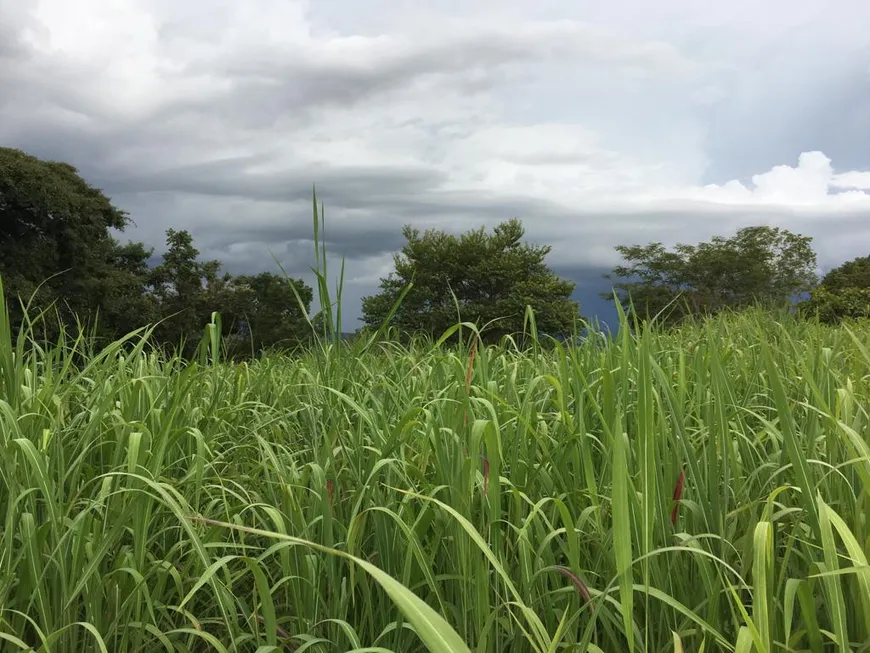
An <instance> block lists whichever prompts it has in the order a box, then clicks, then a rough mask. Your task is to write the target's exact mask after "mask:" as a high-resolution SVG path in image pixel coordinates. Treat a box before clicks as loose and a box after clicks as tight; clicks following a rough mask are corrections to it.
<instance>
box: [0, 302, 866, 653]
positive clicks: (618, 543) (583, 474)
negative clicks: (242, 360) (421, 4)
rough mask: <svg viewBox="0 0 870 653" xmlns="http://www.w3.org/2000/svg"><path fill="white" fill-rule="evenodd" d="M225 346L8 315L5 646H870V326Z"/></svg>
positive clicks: (1, 615) (0, 381) (1, 609)
mask: <svg viewBox="0 0 870 653" xmlns="http://www.w3.org/2000/svg"><path fill="white" fill-rule="evenodd" d="M206 344H207V345H208V346H209V348H208V349H207V350H204V351H203V357H202V360H201V361H199V362H196V363H193V364H191V365H183V364H182V363H181V362H180V361H179V360H177V359H168V360H167V359H162V358H161V357H160V356H158V355H157V354H155V353H152V352H151V350H150V348H149V346H148V344H147V341H146V340H144V339H143V338H142V337H141V336H138V335H137V336H135V337H132V338H131V339H130V340H128V341H127V342H126V343H125V344H116V345H112V346H110V347H108V348H106V349H104V350H102V351H98V352H97V351H89V347H88V343H87V342H86V341H85V340H83V339H78V340H76V339H74V338H68V339H67V340H66V341H65V342H63V343H61V344H59V345H57V346H52V347H44V348H37V347H35V346H33V345H31V344H27V343H26V342H25V341H24V340H23V339H20V340H19V339H17V337H16V334H11V333H10V332H9V327H8V324H6V323H3V322H0V365H2V371H0V515H2V518H3V520H4V521H3V524H2V532H0V650H3V651H7V650H8V651H17V650H30V649H31V648H32V649H35V650H40V651H46V652H48V651H55V652H60V653H66V652H70V653H72V652H74V653H84V652H87V651H108V652H127V651H137V652H138V651H207V650H208V651H211V650H214V651H252V652H253V651H257V652H258V653H266V652H268V651H294V650H295V651H299V652H302V651H310V652H320V651H350V650H356V651H396V652H400V653H411V652H415V651H424V650H431V651H465V650H472V651H539V652H544V651H606V652H617V651H619V652H621V651H644V652H652V651H683V650H684V651H701V650H703V651H751V650H754V651H759V652H773V651H803V650H808V651H816V652H817V651H867V650H870V567H868V564H867V556H868V555H870V539H868V528H870V525H868V523H867V516H868V514H870V504H868V491H870V446H868V440H870V426H868V410H867V407H868V405H870V327H867V326H856V327H853V328H852V329H847V328H843V327H841V328H827V327H821V326H818V325H815V324H811V323H802V322H798V321H792V320H791V319H788V318H783V319H782V320H780V321H776V320H774V318H773V317H770V316H765V315H764V314H762V313H750V314H747V315H744V316H732V317H724V318H720V319H716V320H712V321H710V322H707V323H705V324H701V325H696V326H690V327H686V328H685V329H683V330H680V331H675V332H670V333H665V332H658V331H647V332H642V333H639V334H636V335H632V334H630V333H629V330H628V329H623V330H622V331H621V333H620V335H619V336H618V337H616V338H615V339H613V340H612V341H608V340H607V339H605V338H603V337H598V336H595V335H593V336H592V337H590V338H589V339H588V340H587V341H586V342H585V343H584V344H583V345H582V346H578V347H574V348H561V347H556V348H555V349H554V348H552V347H541V348H538V349H536V350H533V351H525V352H518V351H515V350H511V348H510V347H504V348H500V349H499V348H490V349H483V348H481V349H480V350H476V349H475V350H473V351H471V350H468V349H448V348H446V347H436V346H432V345H430V346H426V347H424V346H413V347H408V348H402V347H400V346H397V345H391V344H375V345H373V346H372V347H371V348H370V349H368V350H367V351H365V352H363V351H360V345H359V344H355V345H349V344H342V345H337V346H336V345H324V346H323V347H321V348H319V349H317V350H315V351H312V352H309V353H307V354H305V355H303V356H301V357H297V358H295V359H294V358H289V357H286V358H282V357H272V358H266V359H263V360H260V361H257V362H253V363H250V364H240V365H232V364H224V363H222V362H220V360H219V359H217V358H216V357H215V356H214V354H215V352H216V349H215V348H214V345H215V344H216V342H211V343H209V342H208V341H207V340H206ZM354 347H355V349H354ZM675 495H678V498H679V500H678V501H675ZM427 647H428V648H427Z"/></svg>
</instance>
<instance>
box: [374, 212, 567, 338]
mask: <svg viewBox="0 0 870 653" xmlns="http://www.w3.org/2000/svg"><path fill="white" fill-rule="evenodd" d="M524 233H525V232H524V229H523V226H522V223H521V222H520V221H519V220H516V219H514V220H509V221H507V222H503V223H501V224H499V225H498V226H496V227H495V229H494V231H493V233H492V234H487V233H486V232H485V230H484V229H483V228H481V229H477V230H473V231H469V232H466V233H463V234H461V235H459V236H455V235H452V234H448V233H446V232H443V231H436V230H430V231H426V232H425V233H424V234H421V233H420V232H419V230H417V229H414V228H412V227H410V226H406V227H405V228H404V230H403V234H404V236H405V238H406V240H407V242H406V243H405V245H404V246H403V248H402V251H401V253H400V254H397V255H395V256H394V263H395V271H394V272H393V273H391V274H390V275H389V276H388V277H386V278H384V279H382V280H381V291H380V293H378V294H376V295H372V296H369V297H364V298H363V301H362V312H363V317H362V320H363V322H364V323H365V324H366V325H367V326H370V327H377V326H379V325H380V324H382V323H383V321H384V320H385V319H386V317H387V315H388V313H389V311H390V310H391V308H392V306H393V305H394V303H395V301H396V300H397V298H398V297H399V296H400V294H401V292H402V290H403V289H404V288H405V287H406V286H407V285H408V283H409V282H410V281H411V280H412V279H413V281H414V286H413V288H412V289H411V291H410V292H408V294H407V295H406V296H405V298H404V300H403V301H402V303H401V305H400V307H399V309H398V311H397V312H396V314H395V316H394V317H393V321H392V324H393V325H394V326H395V327H396V328H398V330H399V331H401V332H404V333H423V334H428V335H430V336H435V337H438V336H440V335H441V334H442V333H443V332H444V331H446V330H447V329H448V328H449V327H451V326H453V325H455V324H456V323H457V321H459V320H460V319H461V320H462V321H469V322H475V323H477V324H478V326H480V327H484V326H486V332H485V335H486V338H487V340H490V341H492V340H497V339H499V338H501V337H502V336H504V335H506V334H515V333H519V332H521V331H522V329H523V321H524V315H525V309H526V306H527V305H530V306H531V307H532V308H533V309H534V311H535V319H536V322H537V327H538V329H539V331H541V332H545V333H551V334H554V335H556V334H558V335H567V334H569V333H571V332H572V330H573V328H574V324H575V321H576V319H577V318H578V317H579V315H578V310H579V307H578V304H577V302H575V301H573V300H572V299H571V293H572V292H573V290H574V282H572V281H569V280H564V279H560V278H559V277H558V276H556V275H555V274H554V273H553V272H552V271H551V270H550V269H549V267H548V266H547V265H546V263H545V262H544V259H545V258H546V256H547V254H548V253H549V252H550V248H549V247H547V246H535V245H529V244H526V243H524V242H523V241H522V239H523V235H524ZM454 296H455V301H454ZM455 302H458V306H459V314H457V308H456V303H455ZM493 321H494V322H493ZM490 322H492V324H489V325H488V326H487V324H488V323H490Z"/></svg>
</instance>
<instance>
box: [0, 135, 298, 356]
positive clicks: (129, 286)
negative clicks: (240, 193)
mask: <svg viewBox="0 0 870 653" xmlns="http://www.w3.org/2000/svg"><path fill="white" fill-rule="evenodd" d="M128 224H129V217H128V216H127V215H126V214H125V213H124V212H122V211H121V210H119V209H117V208H116V207H114V206H113V205H112V203H111V202H110V200H109V198H107V197H106V196H105V195H104V194H103V193H102V192H101V191H100V190H98V189H95V188H93V187H91V186H90V185H88V184H87V182H85V180H84V179H82V177H81V176H80V175H79V174H78V172H77V170H76V169H75V168H74V167H73V166H71V165H69V164H67V163H62V162H55V161H43V160H40V159H37V158H36V157H33V156H31V155H28V154H26V153H24V152H21V151H20V150H15V149H10V148H0V278H2V281H3V286H4V291H5V293H4V294H5V296H6V304H7V307H8V309H9V313H10V318H11V321H12V324H13V325H14V326H18V325H20V324H21V322H22V321H23V320H24V319H25V310H24V307H23V306H22V303H24V304H26V303H28V302H30V301H31V299H32V303H31V304H30V306H29V309H28V310H27V311H26V314H27V316H28V317H30V318H33V317H34V316H35V315H37V314H39V313H42V315H41V319H40V320H38V323H37V328H36V331H37V333H36V334H35V335H37V336H39V337H42V338H53V337H56V335H57V333H58V331H59V329H60V328H61V326H62V325H75V324H76V322H77V320H78V321H83V322H84V326H86V327H87V328H88V329H89V331H90V332H91V333H93V334H94V335H95V336H96V337H97V338H101V339H115V338H118V337H121V336H123V335H125V334H127V333H129V332H131V331H134V330H135V329H137V328H139V327H142V326H145V325H150V324H156V327H155V332H154V338H155V340H156V342H158V343H160V344H162V345H166V346H168V347H171V348H172V349H177V350H179V351H180V352H181V353H184V354H190V353H191V352H192V350H193V348H194V347H195V346H196V345H197V344H198V343H199V341H200V338H201V334H202V331H203V328H204V326H205V325H206V324H207V323H208V322H209V320H210V317H211V314H212V312H214V311H218V312H220V314H221V317H222V320H221V321H222V325H223V329H224V336H226V337H227V338H228V342H229V343H231V344H232V345H233V346H234V348H235V349H236V350H237V351H238V352H245V351H250V352H254V353H256V352H258V351H261V350H262V349H264V348H269V347H275V346H277V347H288V346H293V345H296V344H298V343H300V342H302V341H303V340H304V339H305V338H306V337H308V335H309V333H310V328H309V326H308V323H307V320H306V315H307V312H308V311H309V310H310V307H311V302H312V299H313V293H312V289H311V288H310V287H308V286H307V285H306V284H305V283H303V281H302V280H301V279H287V278H285V277H283V276H279V275H276V274H271V273H268V272H262V273H260V274H256V275H240V276H232V275H230V274H227V273H223V274H222V273H221V263H220V261H216V260H211V261H202V260H200V258H199V251H198V250H197V249H196V247H195V246H194V243H193V238H192V237H191V235H190V233H189V232H187V231H184V230H175V229H169V230H167V232H166V250H165V251H164V252H163V255H162V262H161V263H160V264H159V265H156V266H149V260H151V259H152V257H153V255H154V250H153V249H150V248H147V247H146V246H145V245H144V244H143V243H141V242H128V243H126V244H122V243H120V242H118V241H117V240H116V239H115V238H114V237H113V236H112V234H111V231H110V230H112V229H114V230H117V231H123V230H124V228H125V227H127V226H128ZM294 288H295V290H296V293H297V294H298V299H297V294H294V292H293V289H294ZM300 299H301V301H302V304H303V308H304V312H303V310H302V308H300V306H299V300H300Z"/></svg>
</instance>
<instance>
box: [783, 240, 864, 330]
mask: <svg viewBox="0 0 870 653" xmlns="http://www.w3.org/2000/svg"><path fill="white" fill-rule="evenodd" d="M800 308H801V311H802V312H804V313H805V314H817V315H818V316H819V319H820V320H821V321H822V322H827V323H835V322H839V321H841V320H843V319H857V318H870V256H861V257H858V258H855V259H852V260H851V261H847V262H846V263H843V264H842V265H840V266H839V267H836V268H833V269H832V270H830V271H828V273H827V274H825V276H824V277H822V280H821V282H820V283H819V285H818V287H817V288H815V289H813V291H812V292H811V295H810V298H809V299H807V300H806V301H804V302H801V305H800Z"/></svg>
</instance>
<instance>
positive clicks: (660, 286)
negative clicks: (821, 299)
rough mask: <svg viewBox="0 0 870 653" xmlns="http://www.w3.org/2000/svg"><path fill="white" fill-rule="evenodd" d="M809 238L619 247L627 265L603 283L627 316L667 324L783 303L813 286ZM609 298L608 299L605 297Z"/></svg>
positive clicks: (763, 230)
mask: <svg viewBox="0 0 870 653" xmlns="http://www.w3.org/2000/svg"><path fill="white" fill-rule="evenodd" d="M811 242H812V238H810V237H808V236H802V235H800V234H794V233H792V232H790V231H787V230H785V229H780V228H779V227H769V226H755V227H746V228H744V229H740V230H739V231H738V232H737V233H736V234H735V235H734V236H731V237H730V238H725V237H722V236H715V237H713V238H712V239H711V240H710V241H708V242H702V243H699V244H697V245H684V244H678V245H676V246H675V247H674V249H673V251H668V250H667V249H665V247H664V246H663V245H662V244H661V243H658V242H656V243H650V244H649V245H630V246H627V245H620V246H618V247H617V248H616V250H617V251H618V252H619V253H620V254H621V255H622V257H623V260H624V262H625V263H624V264H623V265H619V266H617V267H615V268H614V269H613V271H612V273H610V274H608V275H605V277H606V278H608V279H614V278H620V279H623V280H622V281H618V282H617V283H614V284H613V289H614V290H615V291H616V294H617V299H618V301H619V302H620V303H621V304H622V306H623V308H624V309H625V310H626V311H627V312H629V313H630V312H631V311H632V305H633V307H634V310H635V311H637V317H638V318H640V319H642V320H645V319H649V318H651V317H654V316H656V315H659V314H660V315H659V319H660V320H662V321H663V322H665V323H671V324H673V323H677V322H680V321H681V320H683V319H684V318H686V317H687V316H690V315H693V316H701V315H710V314H714V313H716V312H718V311H721V310H722V309H726V308H728V309H740V308H745V307H747V306H749V305H751V304H756V303H758V304H763V305H766V306H779V305H787V304H788V303H789V302H790V301H792V300H794V299H795V298H796V297H797V296H798V295H799V294H800V293H803V292H806V291H808V290H810V289H811V288H812V287H813V286H814V285H815V282H816V273H815V270H816V255H815V252H814V251H813V249H812V247H811V244H810V243H811ZM602 296H603V297H607V298H608V299H612V298H613V296H612V294H602Z"/></svg>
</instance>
